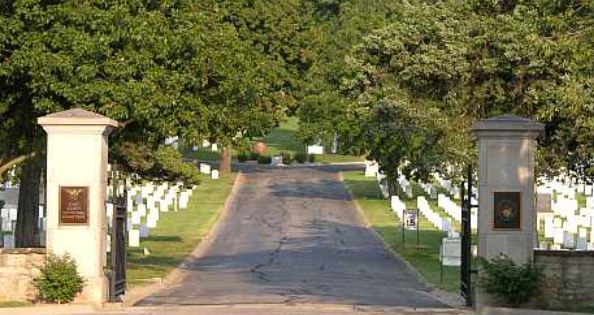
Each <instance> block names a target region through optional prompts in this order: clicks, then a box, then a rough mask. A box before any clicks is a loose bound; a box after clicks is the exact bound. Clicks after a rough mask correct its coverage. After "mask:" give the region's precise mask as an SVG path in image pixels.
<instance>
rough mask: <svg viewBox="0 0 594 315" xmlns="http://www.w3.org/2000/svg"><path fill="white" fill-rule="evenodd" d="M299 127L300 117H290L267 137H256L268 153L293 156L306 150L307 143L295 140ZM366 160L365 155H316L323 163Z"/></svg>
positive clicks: (317, 159)
mask: <svg viewBox="0 0 594 315" xmlns="http://www.w3.org/2000/svg"><path fill="white" fill-rule="evenodd" d="M298 128H299V119H298V118H297V117H289V118H288V119H287V120H286V121H284V122H281V123H280V124H279V126H278V127H277V128H275V129H273V130H272V131H271V132H270V133H269V134H268V135H267V136H266V137H264V138H261V139H255V140H254V141H253V142H255V141H257V140H261V141H264V142H265V143H266V145H267V146H268V149H267V150H266V153H265V154H266V155H277V154H280V153H281V152H284V153H290V154H291V155H292V156H294V155H295V153H297V152H305V145H303V144H301V143H298V142H297V141H296V140H295V134H296V133H297V129H298ZM362 161H365V159H364V158H363V157H358V156H350V155H340V154H322V155H316V162H321V163H345V162H362Z"/></svg>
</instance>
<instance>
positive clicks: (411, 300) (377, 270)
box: [138, 167, 445, 308]
mask: <svg viewBox="0 0 594 315" xmlns="http://www.w3.org/2000/svg"><path fill="white" fill-rule="evenodd" d="M338 170H339V169H337V168H335V167H316V168H314V167H311V168H287V169H258V168H253V169H245V170H244V174H245V181H244V184H243V185H242V186H241V187H240V188H239V190H238V192H237V195H236V199H235V201H234V202H233V204H232V206H231V208H230V209H229V212H228V215H227V216H225V217H224V219H223V221H222V222H221V223H220V225H219V227H218V229H217V231H216V232H215V235H214V237H213V239H212V242H210V244H209V245H208V246H209V247H208V248H207V249H206V254H205V255H203V256H202V257H200V258H196V259H193V260H192V261H190V262H189V263H188V264H187V266H186V268H184V275H185V278H184V279H183V281H181V282H180V283H179V284H177V285H175V286H172V287H168V288H165V289H163V290H161V291H159V292H157V293H155V294H153V295H151V296H149V297H146V298H144V299H142V300H141V301H139V302H138V305H143V306H151V305H216V304H225V305H226V304H252V303H253V304H279V303H284V304H308V303H312V304H318V303H321V304H339V305H373V306H390V307H394V306H397V307H410V308H445V305H443V304H442V303H440V302H438V301H437V300H436V299H434V298H433V296H431V295H430V294H429V292H428V289H427V288H426V287H424V286H423V285H422V284H421V283H420V282H419V281H417V279H416V278H415V277H414V275H413V273H412V272H411V271H410V270H409V269H408V268H407V267H406V265H405V264H404V263H402V262H401V261H398V260H394V259H393V258H391V257H390V256H388V254H387V253H386V252H385V251H384V249H383V246H382V244H381V242H379V241H378V240H377V239H376V238H375V237H374V236H373V234H372V233H371V232H370V231H369V230H368V229H367V228H366V227H365V226H364V224H363V222H362V220H361V218H360V217H359V215H358V212H357V210H356V208H355V206H354V204H353V203H352V201H351V200H350V199H349V195H348V193H347V191H346V188H345V187H344V185H343V184H342V183H341V182H340V180H339V177H338Z"/></svg>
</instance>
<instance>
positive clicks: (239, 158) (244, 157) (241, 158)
mask: <svg viewBox="0 0 594 315" xmlns="http://www.w3.org/2000/svg"><path fill="white" fill-rule="evenodd" d="M249 158H250V156H249V154H248V153H247V152H245V151H244V152H240V153H239V154H237V161H239V162H240V163H245V161H247V160H248V159H249Z"/></svg>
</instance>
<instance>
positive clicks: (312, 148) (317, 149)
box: [307, 145, 324, 155]
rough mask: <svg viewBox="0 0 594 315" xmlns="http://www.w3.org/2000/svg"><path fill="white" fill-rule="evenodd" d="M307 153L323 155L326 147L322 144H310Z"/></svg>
mask: <svg viewBox="0 0 594 315" xmlns="http://www.w3.org/2000/svg"><path fill="white" fill-rule="evenodd" d="M307 154H315V155H321V154H324V147H323V146H321V145H308V146H307Z"/></svg>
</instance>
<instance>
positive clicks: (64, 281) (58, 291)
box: [34, 254, 85, 304]
mask: <svg viewBox="0 0 594 315" xmlns="http://www.w3.org/2000/svg"><path fill="white" fill-rule="evenodd" d="M84 283H85V280H84V279H83V278H82V277H81V276H80V275H79V273H78V270H77V268H76V262H75V261H74V259H73V258H72V257H70V255H68V254H64V255H62V256H57V255H54V254H50V255H49V256H48V259H47V263H46V265H45V266H44V267H43V268H41V276H39V277H38V278H35V280H34V285H35V288H37V290H38V294H39V299H40V300H41V301H44V302H50V303H58V304H62V303H68V302H72V301H73V300H74V298H75V297H76V295H77V294H79V293H80V292H82V290H83V287H84Z"/></svg>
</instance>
